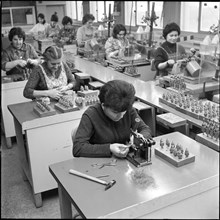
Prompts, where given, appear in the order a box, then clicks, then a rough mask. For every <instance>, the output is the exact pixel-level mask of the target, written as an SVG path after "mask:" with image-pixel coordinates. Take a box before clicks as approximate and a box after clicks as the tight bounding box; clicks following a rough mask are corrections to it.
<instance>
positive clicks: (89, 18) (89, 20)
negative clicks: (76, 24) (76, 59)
mask: <svg viewBox="0 0 220 220" xmlns="http://www.w3.org/2000/svg"><path fill="white" fill-rule="evenodd" d="M94 20H95V17H94V16H93V15H92V14H85V15H84V16H83V19H82V24H83V26H82V27H80V28H78V30H77V35H76V40H77V44H78V46H79V47H83V46H84V45H85V41H88V40H91V39H92V38H93V37H94V35H95V33H96V30H95V28H94V27H93V26H92V25H93V22H94Z"/></svg>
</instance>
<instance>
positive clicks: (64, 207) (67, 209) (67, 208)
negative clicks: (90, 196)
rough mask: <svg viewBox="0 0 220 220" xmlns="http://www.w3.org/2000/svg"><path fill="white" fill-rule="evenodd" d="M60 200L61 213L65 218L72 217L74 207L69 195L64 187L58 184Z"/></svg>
mask: <svg viewBox="0 0 220 220" xmlns="http://www.w3.org/2000/svg"><path fill="white" fill-rule="evenodd" d="M58 193H59V202H60V214H61V218H63V219H72V209H71V202H70V199H69V196H68V195H67V193H66V191H65V190H64V189H63V187H62V186H61V185H60V184H58Z"/></svg>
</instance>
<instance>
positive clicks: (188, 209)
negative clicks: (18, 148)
mask: <svg viewBox="0 0 220 220" xmlns="http://www.w3.org/2000/svg"><path fill="white" fill-rule="evenodd" d="M161 138H163V139H164V140H166V139H167V138H168V139H170V140H175V143H178V142H179V143H181V144H182V145H183V146H184V147H186V146H187V147H188V149H189V151H190V152H191V153H192V154H194V155H195V161H194V162H192V163H189V164H186V165H184V166H181V167H178V168H177V167H175V166H173V165H172V164H171V163H169V162H167V161H165V160H163V159H162V158H160V157H158V156H156V155H155V154H154V150H153V151H152V165H148V166H145V167H143V168H141V169H144V172H146V174H148V175H149V176H151V177H152V178H153V181H150V182H151V183H152V184H147V185H144V184H143V185H142V184H138V183H137V182H134V181H133V180H132V178H131V173H132V172H134V171H135V170H137V169H138V168H136V167H134V165H133V164H131V163H130V162H129V161H127V160H126V159H117V163H116V166H108V167H104V168H102V169H99V167H93V166H92V164H94V163H101V164H102V163H106V162H109V161H111V160H112V158H83V157H80V158H73V159H71V160H67V161H63V162H60V163H56V164H52V165H50V166H49V169H50V172H51V174H52V175H53V177H54V178H55V180H56V181H57V183H58V190H59V199H60V211H61V218H66V219H68V218H72V208H71V204H73V205H74V206H75V207H76V209H77V210H78V212H79V214H80V215H81V216H82V218H102V219H103V218H111V219H113V218H115V219H120V218H125V219H127V218H131V219H134V218H144V219H146V218H149V219H153V218H156V219H164V218H165V219H179V218H183V217H184V218H189V219H192V218H197V219H201V218H205V219H212V218H213V219H214V218H218V216H219V153H218V152H216V151H213V150H212V149H209V148H207V147H206V146H204V145H202V144H200V143H198V142H196V141H195V140H193V139H191V138H189V137H187V136H185V135H183V134H181V133H179V132H173V133H170V134H166V135H162V136H158V137H156V138H154V139H155V141H156V145H153V149H154V148H156V147H159V142H160V139H161ZM70 169H74V170H77V171H80V172H82V173H86V174H87V175H90V176H95V177H97V176H102V175H106V174H108V176H107V177H103V178H101V179H103V180H105V181H107V182H109V181H111V180H116V184H115V185H113V186H112V187H111V188H110V189H108V190H107V191H105V189H104V188H105V186H103V185H101V184H99V183H96V182H93V181H90V180H87V179H84V178H81V177H78V176H75V175H72V174H69V170H70Z"/></svg>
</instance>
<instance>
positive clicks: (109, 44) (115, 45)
mask: <svg viewBox="0 0 220 220" xmlns="http://www.w3.org/2000/svg"><path fill="white" fill-rule="evenodd" d="M127 46H129V41H128V39H127V38H124V40H123V41H121V40H119V39H116V38H113V37H110V38H108V40H107V41H106V43H105V53H106V57H107V58H108V57H110V56H111V55H112V53H113V52H114V51H116V50H120V49H125V47H127Z"/></svg>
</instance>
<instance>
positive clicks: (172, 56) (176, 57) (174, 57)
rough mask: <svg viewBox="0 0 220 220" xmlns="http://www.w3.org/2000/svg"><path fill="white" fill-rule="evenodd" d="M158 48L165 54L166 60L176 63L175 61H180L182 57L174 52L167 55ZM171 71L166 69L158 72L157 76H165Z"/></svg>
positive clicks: (169, 68)
mask: <svg viewBox="0 0 220 220" xmlns="http://www.w3.org/2000/svg"><path fill="white" fill-rule="evenodd" d="M160 48H161V49H163V50H164V51H165V52H166V54H167V56H168V60H170V59H172V60H174V61H175V62H176V61H177V60H180V59H181V58H182V55H181V54H179V53H178V54H177V53H176V52H175V53H168V52H167V51H166V50H165V49H164V48H163V47H160ZM172 69H173V67H166V68H165V69H163V70H159V71H158V73H157V75H158V76H167V75H168V74H169V73H171V72H172Z"/></svg>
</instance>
